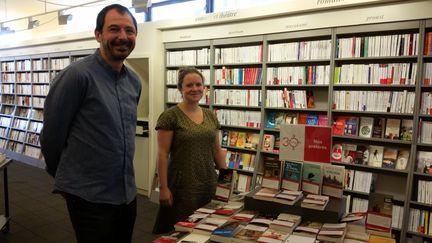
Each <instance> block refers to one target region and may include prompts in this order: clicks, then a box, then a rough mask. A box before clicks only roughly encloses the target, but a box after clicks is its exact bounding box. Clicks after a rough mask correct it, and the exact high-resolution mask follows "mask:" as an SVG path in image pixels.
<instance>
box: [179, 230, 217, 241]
mask: <svg viewBox="0 0 432 243" xmlns="http://www.w3.org/2000/svg"><path fill="white" fill-rule="evenodd" d="M209 239H210V235H205V234H197V233H193V232H192V233H190V234H188V235H187V236H185V237H184V238H183V239H181V240H180V241H179V242H180V243H188V242H194V243H205V242H208V240H209Z"/></svg>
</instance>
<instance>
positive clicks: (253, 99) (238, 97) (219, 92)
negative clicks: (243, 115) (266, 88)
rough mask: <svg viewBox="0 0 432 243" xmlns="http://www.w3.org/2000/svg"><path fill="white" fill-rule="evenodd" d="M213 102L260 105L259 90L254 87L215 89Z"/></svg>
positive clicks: (218, 103) (260, 95)
mask: <svg viewBox="0 0 432 243" xmlns="http://www.w3.org/2000/svg"><path fill="white" fill-rule="evenodd" d="M213 93H214V96H213V102H214V104H217V105H236V106H260V105H261V99H262V93H261V90H254V89H215V90H214V92H213Z"/></svg>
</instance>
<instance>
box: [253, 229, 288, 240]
mask: <svg viewBox="0 0 432 243" xmlns="http://www.w3.org/2000/svg"><path fill="white" fill-rule="evenodd" d="M287 237H288V234H287V233H284V232H282V231H278V230H275V229H267V230H266V231H264V233H263V234H262V235H261V236H260V237H259V238H258V240H257V242H261V243H278V242H280V243H282V242H284V241H285V239H286V238H287Z"/></svg>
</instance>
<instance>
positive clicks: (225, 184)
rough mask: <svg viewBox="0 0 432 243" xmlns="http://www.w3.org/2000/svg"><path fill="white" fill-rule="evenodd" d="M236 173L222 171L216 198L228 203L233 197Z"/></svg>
mask: <svg viewBox="0 0 432 243" xmlns="http://www.w3.org/2000/svg"><path fill="white" fill-rule="evenodd" d="M234 174H235V171H234V170H232V169H220V170H219V175H218V180H217V184H216V193H215V197H216V198H217V199H219V200H222V201H226V202H228V200H229V199H230V197H231V193H232V191H233V186H234V185H233V177H234Z"/></svg>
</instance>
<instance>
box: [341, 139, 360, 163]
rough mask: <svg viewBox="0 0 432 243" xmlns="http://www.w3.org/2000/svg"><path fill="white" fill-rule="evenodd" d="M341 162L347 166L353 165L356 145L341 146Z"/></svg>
mask: <svg viewBox="0 0 432 243" xmlns="http://www.w3.org/2000/svg"><path fill="white" fill-rule="evenodd" d="M342 150H343V155H342V162H344V163H347V164H354V161H355V159H356V156H357V145H356V144H351V143H344V144H342Z"/></svg>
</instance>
